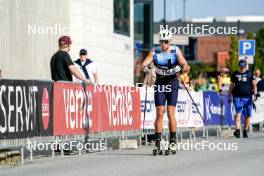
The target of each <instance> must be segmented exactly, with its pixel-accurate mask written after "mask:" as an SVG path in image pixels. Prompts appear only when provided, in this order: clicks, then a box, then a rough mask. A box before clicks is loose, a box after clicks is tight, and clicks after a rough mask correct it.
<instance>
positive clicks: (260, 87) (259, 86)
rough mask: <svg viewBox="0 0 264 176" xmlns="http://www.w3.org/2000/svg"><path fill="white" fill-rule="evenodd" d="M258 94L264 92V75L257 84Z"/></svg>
mask: <svg viewBox="0 0 264 176" xmlns="http://www.w3.org/2000/svg"><path fill="white" fill-rule="evenodd" d="M257 90H258V92H264V73H263V74H262V79H261V80H260V81H258V83H257Z"/></svg>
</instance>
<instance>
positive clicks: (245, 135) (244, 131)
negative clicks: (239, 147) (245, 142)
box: [243, 130, 248, 138]
mask: <svg viewBox="0 0 264 176" xmlns="http://www.w3.org/2000/svg"><path fill="white" fill-rule="evenodd" d="M243 138H248V134H247V130H243Z"/></svg>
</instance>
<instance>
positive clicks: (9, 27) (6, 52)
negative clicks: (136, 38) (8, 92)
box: [0, 0, 134, 85]
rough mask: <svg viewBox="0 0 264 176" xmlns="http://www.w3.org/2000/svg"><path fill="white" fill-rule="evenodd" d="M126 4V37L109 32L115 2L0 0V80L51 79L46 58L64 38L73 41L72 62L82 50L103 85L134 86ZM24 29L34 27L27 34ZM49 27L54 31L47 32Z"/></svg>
mask: <svg viewBox="0 0 264 176" xmlns="http://www.w3.org/2000/svg"><path fill="white" fill-rule="evenodd" d="M130 3H131V9H132V10H131V11H130V13H131V19H130V24H131V25H130V30H131V32H130V33H131V35H130V36H129V37H128V36H124V35H119V34H116V33H114V32H113V28H114V27H113V0H98V1H94V0H49V1H46V0H0V69H1V70H2V76H3V77H4V78H13V79H51V76H50V66H49V62H50V58H51V56H52V54H53V53H54V52H56V50H57V49H58V47H57V39H58V38H59V36H61V35H63V34H64V33H66V34H70V36H71V37H72V40H73V45H72V49H71V51H70V55H71V56H72V59H73V60H75V59H77V58H78V53H79V50H80V49H81V48H86V49H87V50H88V55H89V57H90V58H92V60H94V61H95V62H96V63H97V64H98V66H99V76H100V77H99V80H100V82H101V83H104V84H116V85H118V84H130V85H132V84H133V66H134V63H133V31H134V29H133V0H131V1H130ZM28 25H31V27H32V28H30V29H31V30H30V31H28V29H29V28H28V27H29V26H28ZM34 25H35V26H36V27H37V28H36V29H37V30H39V31H38V32H39V33H37V34H33V31H34ZM47 27H54V28H55V29H56V30H55V32H54V30H50V29H48V31H47ZM43 29H45V30H46V31H44V33H43ZM63 29H65V31H62V30H63ZM28 32H30V34H29V33H28Z"/></svg>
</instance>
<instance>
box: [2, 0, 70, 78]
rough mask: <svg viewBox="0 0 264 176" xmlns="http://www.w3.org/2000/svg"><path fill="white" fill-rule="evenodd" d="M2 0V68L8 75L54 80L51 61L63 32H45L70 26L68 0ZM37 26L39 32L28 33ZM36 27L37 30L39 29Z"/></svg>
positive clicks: (4, 75)
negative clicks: (31, 27)
mask: <svg viewBox="0 0 264 176" xmlns="http://www.w3.org/2000/svg"><path fill="white" fill-rule="evenodd" d="M48 2H49V3H47V1H46V0H37V1H36V0H0V69H1V70H2V76H3V77H4V78H13V79H51V77H50V67H49V62H50V58H51V55H52V54H53V53H54V52H55V51H56V50H57V39H58V37H59V34H55V33H54V34H55V35H54V34H51V33H48V34H47V33H46V32H43V30H42V29H46V28H44V27H47V26H48V27H52V26H54V25H55V24H61V25H62V26H68V25H69V1H68V0H51V1H48ZM28 25H32V26H34V25H36V26H37V28H36V29H37V30H39V33H36V34H35V33H34V32H31V33H30V34H29V33H28ZM37 30H36V31H37Z"/></svg>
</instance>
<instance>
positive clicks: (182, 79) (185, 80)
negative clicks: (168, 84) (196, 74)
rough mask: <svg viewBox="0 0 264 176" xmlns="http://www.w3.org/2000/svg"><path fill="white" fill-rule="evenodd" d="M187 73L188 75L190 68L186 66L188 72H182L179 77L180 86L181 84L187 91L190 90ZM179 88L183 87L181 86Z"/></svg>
mask: <svg viewBox="0 0 264 176" xmlns="http://www.w3.org/2000/svg"><path fill="white" fill-rule="evenodd" d="M189 73H190V66H188V70H185V71H182V74H181V75H180V85H181V84H182V82H183V83H184V85H185V86H186V87H187V88H188V89H189V88H190V77H189ZM181 87H183V86H182V85H181Z"/></svg>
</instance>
